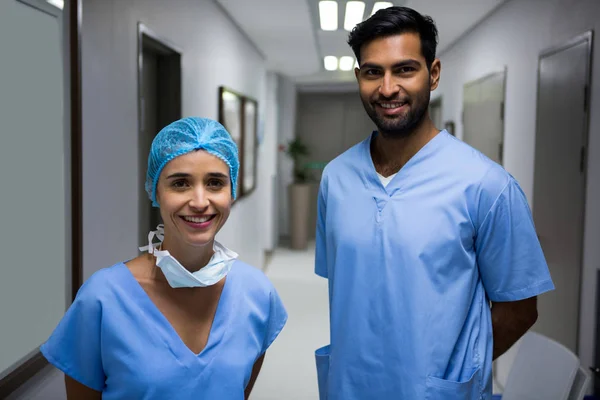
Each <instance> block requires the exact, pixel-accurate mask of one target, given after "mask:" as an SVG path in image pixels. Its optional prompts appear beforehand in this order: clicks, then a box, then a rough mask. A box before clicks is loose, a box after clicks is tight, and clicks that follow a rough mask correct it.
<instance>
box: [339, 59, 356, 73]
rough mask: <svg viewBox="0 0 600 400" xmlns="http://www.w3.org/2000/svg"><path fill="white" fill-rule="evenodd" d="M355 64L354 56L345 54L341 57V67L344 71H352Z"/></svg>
mask: <svg viewBox="0 0 600 400" xmlns="http://www.w3.org/2000/svg"><path fill="white" fill-rule="evenodd" d="M353 65H354V57H348V56H344V57H342V58H340V69H341V70H342V71H352V66H353Z"/></svg>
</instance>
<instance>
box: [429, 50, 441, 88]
mask: <svg viewBox="0 0 600 400" xmlns="http://www.w3.org/2000/svg"><path fill="white" fill-rule="evenodd" d="M441 72H442V62H441V61H440V60H439V59H438V58H436V59H435V60H433V63H432V64H431V69H430V71H429V86H430V87H431V91H434V90H435V89H437V87H438V84H439V83H440V74H441Z"/></svg>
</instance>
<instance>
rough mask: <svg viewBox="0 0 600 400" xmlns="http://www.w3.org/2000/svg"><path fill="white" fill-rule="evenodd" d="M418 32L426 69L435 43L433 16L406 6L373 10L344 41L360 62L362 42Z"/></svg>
mask: <svg viewBox="0 0 600 400" xmlns="http://www.w3.org/2000/svg"><path fill="white" fill-rule="evenodd" d="M407 32H411V33H418V34H419V37H420V38H421V53H423V56H424V57H425V62H426V63H427V68H428V69H431V64H433V60H435V50H436V48H437V43H438V31H437V28H436V26H435V22H434V21H433V19H432V18H431V17H429V16H427V15H421V14H419V13H418V12H417V11H415V10H413V9H412V8H408V7H389V8H384V9H382V10H379V11H377V12H376V13H375V14H373V16H371V17H370V18H369V19H367V20H366V21H363V22H361V23H360V24H358V25H356V26H355V27H354V29H352V32H350V35H349V36H348V44H349V45H350V47H352V51H354V55H356V59H357V60H358V63H359V64H360V62H361V58H360V49H361V47H362V46H363V45H365V44H367V43H369V42H371V41H373V40H375V39H378V38H381V37H388V36H394V35H400V34H402V33H407Z"/></svg>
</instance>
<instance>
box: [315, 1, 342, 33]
mask: <svg viewBox="0 0 600 400" xmlns="http://www.w3.org/2000/svg"><path fill="white" fill-rule="evenodd" d="M319 17H320V19H321V29H323V30H324V31H335V30H337V28H338V4H337V1H320V2H319Z"/></svg>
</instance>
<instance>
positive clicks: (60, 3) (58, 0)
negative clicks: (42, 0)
mask: <svg viewBox="0 0 600 400" xmlns="http://www.w3.org/2000/svg"><path fill="white" fill-rule="evenodd" d="M46 1H47V2H48V4H51V5H53V6H54V7H56V8H59V9H61V10H62V9H63V8H64V7H65V0H46Z"/></svg>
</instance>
